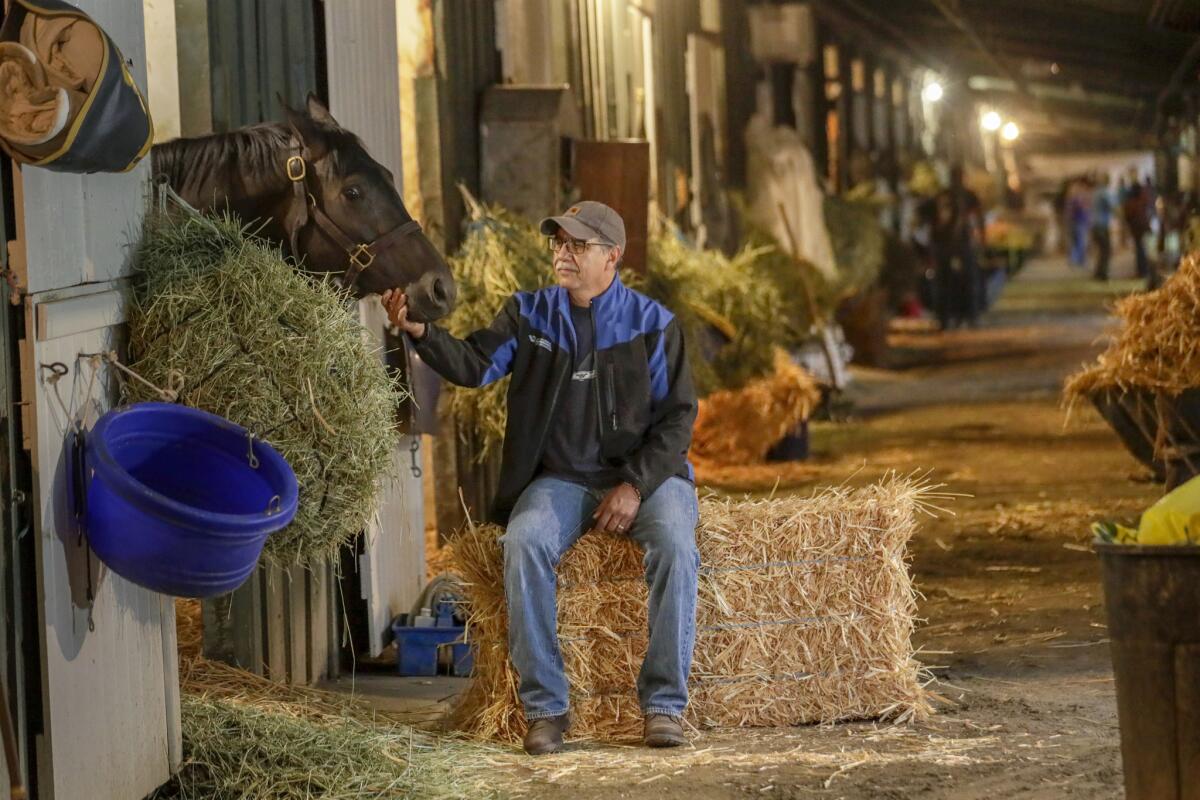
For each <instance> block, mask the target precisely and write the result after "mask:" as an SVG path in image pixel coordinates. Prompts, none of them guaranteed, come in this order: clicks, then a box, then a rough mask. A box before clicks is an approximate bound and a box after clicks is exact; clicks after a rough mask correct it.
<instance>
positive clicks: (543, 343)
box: [529, 333, 554, 352]
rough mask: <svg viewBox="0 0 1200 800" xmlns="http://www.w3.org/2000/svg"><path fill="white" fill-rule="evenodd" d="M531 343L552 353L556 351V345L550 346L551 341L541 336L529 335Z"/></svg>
mask: <svg viewBox="0 0 1200 800" xmlns="http://www.w3.org/2000/svg"><path fill="white" fill-rule="evenodd" d="M529 341H530V342H532V343H533V344H534V345H535V346H537V347H540V348H542V349H543V350H548V351H550V352H553V351H554V345H552V344H550V340H549V339H543V338H542V337H541V336H534V335H533V334H532V333H531V334H529Z"/></svg>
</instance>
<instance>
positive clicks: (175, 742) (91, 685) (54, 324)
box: [26, 176, 180, 800]
mask: <svg viewBox="0 0 1200 800" xmlns="http://www.w3.org/2000/svg"><path fill="white" fill-rule="evenodd" d="M55 177H58V176H55ZM66 180H67V181H68V182H73V181H79V180H80V179H78V178H74V179H66ZM92 180H94V179H92ZM111 180H112V179H111V178H108V179H104V180H103V182H109V181H111ZM125 183H127V184H131V185H133V186H137V185H138V184H139V181H138V180H137V179H136V177H135V178H131V179H126V181H125ZM113 188H116V187H113ZM123 188H125V190H126V191H128V189H129V186H128V185H127V186H125V187H123ZM33 194H36V195H38V196H42V197H47V196H51V195H53V194H55V192H54V190H53V188H52V187H50V186H43V187H40V188H39V189H37V190H36V191H35V190H33V189H32V188H31V187H27V192H26V215H27V218H28V214H29V212H30V210H31V209H32V208H33V207H34V204H33V203H31V202H30V196H31V195H33ZM113 196H114V195H109V197H110V198H111V197H113ZM133 197H134V198H136V195H133ZM132 205H133V206H134V207H136V205H137V201H136V199H135V200H134V201H133V203H132ZM125 210H130V209H129V208H128V207H126V209H125ZM98 213H103V212H98ZM96 218H97V217H95V216H93V217H92V219H96ZM123 221H124V222H126V223H127V222H130V221H131V220H130V219H129V218H128V217H126V218H125V220H123ZM122 228H124V225H120V226H114V229H115V230H120V229H122ZM93 244H95V242H93ZM89 252H90V253H91V254H92V255H93V256H95V257H99V258H104V259H108V258H119V256H120V254H119V252H118V251H116V249H115V248H103V250H98V249H91V250H90V251H89ZM29 265H30V269H31V271H34V270H38V269H39V268H41V267H43V266H45V265H44V264H41V263H40V262H39V259H38V258H37V257H36V255H35V254H34V253H33V252H32V251H31V252H30V254H29ZM116 286H117V284H115V283H111V282H108V283H102V284H98V285H94V286H88V287H75V288H74V289H69V290H61V291H46V292H42V293H39V294H36V295H33V296H32V297H31V298H30V301H31V302H30V310H31V312H32V313H31V314H30V316H29V318H28V320H27V321H28V328H29V329H28V330H27V341H32V356H33V357H32V364H31V367H32V371H33V374H34V386H35V388H34V397H35V399H36V417H37V431H36V445H35V455H34V484H35V492H36V497H37V506H38V507H37V511H36V515H35V517H36V521H37V526H36V530H37V534H38V539H39V543H40V546H39V548H38V552H37V573H38V594H39V597H40V600H41V603H42V619H43V625H44V628H43V631H42V658H43V664H42V667H43V714H44V716H43V721H44V731H43V735H44V738H43V748H42V750H41V752H40V753H39V761H40V764H39V767H40V781H39V783H40V785H41V789H42V796H43V797H52V798H56V800H63V799H64V798H99V797H106V798H107V797H111V798H124V797H141V796H143V795H145V794H146V793H147V792H149V791H151V790H152V789H153V788H154V787H156V786H158V785H159V784H161V783H163V782H164V781H165V780H167V778H168V777H169V774H170V768H171V765H172V764H173V763H178V761H179V757H180V755H179V748H180V741H179V717H178V713H179V709H178V704H179V694H178V674H177V664H178V662H177V656H176V648H175V615H174V607H173V605H172V600H171V598H168V597H165V596H163V595H159V594H156V593H154V592H151V591H149V590H147V589H142V588H140V587H138V586H135V585H133V584H131V583H129V582H127V581H125V580H124V579H123V578H121V577H120V576H118V575H116V574H115V573H113V572H110V571H109V570H108V569H107V568H105V567H104V566H103V565H102V564H101V563H100V562H99V560H98V559H97V558H96V557H95V556H94V555H93V554H91V553H90V552H89V548H88V547H87V545H86V541H85V540H82V539H81V538H80V537H79V533H78V531H77V530H76V529H75V527H74V526H73V525H72V524H71V520H70V511H69V503H68V498H67V494H66V480H65V476H66V460H65V459H64V458H63V441H64V436H65V433H66V430H67V425H68V424H69V423H68V420H67V419H66V418H65V413H64V411H63V410H62V409H63V407H64V406H65V407H66V408H67V409H69V410H70V411H71V412H72V413H73V412H75V411H76V410H82V411H84V412H85V413H86V414H87V417H88V421H89V424H90V423H92V422H94V421H95V417H96V416H97V415H98V414H99V413H100V412H102V411H103V410H104V409H105V408H107V407H108V405H109V401H110V400H111V395H110V392H109V391H108V388H107V387H108V386H109V384H110V382H109V380H108V376H107V372H106V370H105V369H104V368H101V370H100V374H99V375H98V376H97V379H96V380H95V382H94V384H93V385H92V388H91V391H90V393H89V392H88V389H87V387H88V386H89V384H92V383H93V382H92V370H91V366H90V365H89V364H88V362H87V360H86V359H81V358H80V357H79V354H80V353H95V352H99V351H103V350H108V349H112V348H114V347H115V346H116V344H117V341H118V338H119V332H118V328H119V326H120V325H121V323H122V322H123V317H122V310H121V306H122V291H121V290H120V289H118V288H116ZM98 289H99V290H98ZM43 365H44V366H43ZM51 365H61V366H58V367H57V368H58V369H59V370H60V371H62V370H63V369H65V370H66V373H65V374H64V376H63V377H62V378H61V379H60V380H59V381H58V383H57V385H54V384H52V383H51V382H50V380H49V378H50V377H51V376H52V375H53V373H52V372H51V371H50V370H49V369H48V367H50V366H51ZM60 398H61V403H60Z"/></svg>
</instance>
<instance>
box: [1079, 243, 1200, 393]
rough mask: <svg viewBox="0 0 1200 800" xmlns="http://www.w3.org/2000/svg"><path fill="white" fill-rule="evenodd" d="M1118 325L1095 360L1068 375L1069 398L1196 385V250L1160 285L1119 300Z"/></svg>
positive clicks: (1199, 258) (1199, 307)
mask: <svg viewBox="0 0 1200 800" xmlns="http://www.w3.org/2000/svg"><path fill="white" fill-rule="evenodd" d="M1114 311H1115V313H1116V316H1117V317H1118V319H1119V320H1120V322H1121V328H1120V330H1119V331H1118V332H1117V336H1116V338H1115V339H1114V340H1113V342H1112V344H1110V345H1109V347H1108V349H1107V350H1105V351H1104V352H1103V353H1101V354H1100V358H1099V359H1098V360H1097V361H1096V363H1095V364H1094V365H1092V366H1090V367H1087V368H1086V369H1084V370H1083V371H1081V372H1078V373H1076V374H1074V375H1072V376H1071V377H1070V378H1068V379H1067V382H1066V388H1065V393H1066V396H1067V397H1068V398H1069V399H1075V398H1080V397H1089V396H1091V395H1092V394H1093V393H1095V392H1097V391H1100V390H1105V389H1120V390H1123V391H1124V390H1129V389H1149V390H1152V391H1158V392H1164V393H1166V394H1170V395H1177V394H1180V393H1181V392H1183V391H1184V390H1186V389H1191V388H1195V387H1197V386H1200V347H1197V346H1196V343H1197V342H1200V253H1192V254H1191V255H1189V256H1187V257H1186V258H1184V259H1183V261H1182V262H1180V265H1179V269H1178V270H1177V271H1176V272H1175V274H1174V275H1172V276H1171V277H1170V278H1169V279H1167V282H1166V283H1164V284H1163V285H1162V287H1161V288H1159V289H1156V290H1155V291H1152V292H1146V293H1145V294H1134V295H1130V296H1128V297H1125V298H1123V299H1121V300H1119V301H1117V304H1116V308H1115V309H1114Z"/></svg>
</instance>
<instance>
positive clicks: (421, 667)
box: [392, 622, 472, 676]
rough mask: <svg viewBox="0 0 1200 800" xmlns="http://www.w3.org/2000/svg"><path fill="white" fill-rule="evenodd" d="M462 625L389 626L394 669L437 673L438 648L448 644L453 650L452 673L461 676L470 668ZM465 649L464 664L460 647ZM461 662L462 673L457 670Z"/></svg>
mask: <svg viewBox="0 0 1200 800" xmlns="http://www.w3.org/2000/svg"><path fill="white" fill-rule="evenodd" d="M463 632H464V628H463V627H462V626H461V625H456V626H454V627H449V628H437V627H424V626H422V627H413V626H410V625H404V624H401V623H400V622H396V623H394V624H393V625H392V635H393V636H395V637H396V668H397V671H398V672H399V673H400V674H401V675H404V676H414V675H437V668H438V648H439V647H443V646H451V648H452V650H453V661H454V673H455V674H456V675H465V674H467V672H469V671H470V669H471V666H472V659H471V658H470V645H468V644H466V643H464V642H463V641H462V638H463ZM460 648H466V656H465V659H466V660H465V663H464V655H463V650H462V649H460ZM460 665H463V666H464V667H465V669H466V672H460V671H459V666H460Z"/></svg>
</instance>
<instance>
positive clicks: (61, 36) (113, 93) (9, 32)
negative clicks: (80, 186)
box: [0, 0, 153, 172]
mask: <svg viewBox="0 0 1200 800" xmlns="http://www.w3.org/2000/svg"><path fill="white" fill-rule="evenodd" d="M152 140H153V127H152V125H151V123H150V112H149V111H148V110H147V108H146V102H145V100H144V99H143V98H142V94H141V92H140V91H138V88H137V85H136V84H134V82H133V77H132V76H131V75H130V74H129V69H128V66H127V65H126V63H125V58H124V56H122V55H121V51H120V50H119V49H117V46H116V45H115V44H114V43H113V41H112V39H110V38H109V36H108V34H106V33H105V32H104V31H103V30H102V29H101V28H100V26H99V25H97V24H96V23H95V22H93V21H92V19H91V17H89V16H88V15H87V14H85V13H83V12H82V11H80V10H79V9H78V8H76V7H75V6H73V5H71V4H70V3H64V2H61V0H36V1H35V0H12V4H11V6H10V8H9V12H8V15H7V16H6V17H5V19H4V24H3V25H2V26H0V147H3V149H4V151H5V152H6V153H8V155H9V156H11V157H12V158H13V159H14V160H15V161H18V162H20V163H22V164H31V165H33V166H35V167H45V168H46V169H52V170H57V171H60V172H125V171H126V170H129V169H132V168H133V166H134V165H135V164H137V162H138V161H139V160H140V159H141V158H142V156H144V155H146V153H147V152H149V150H150V145H151V143H152Z"/></svg>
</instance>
